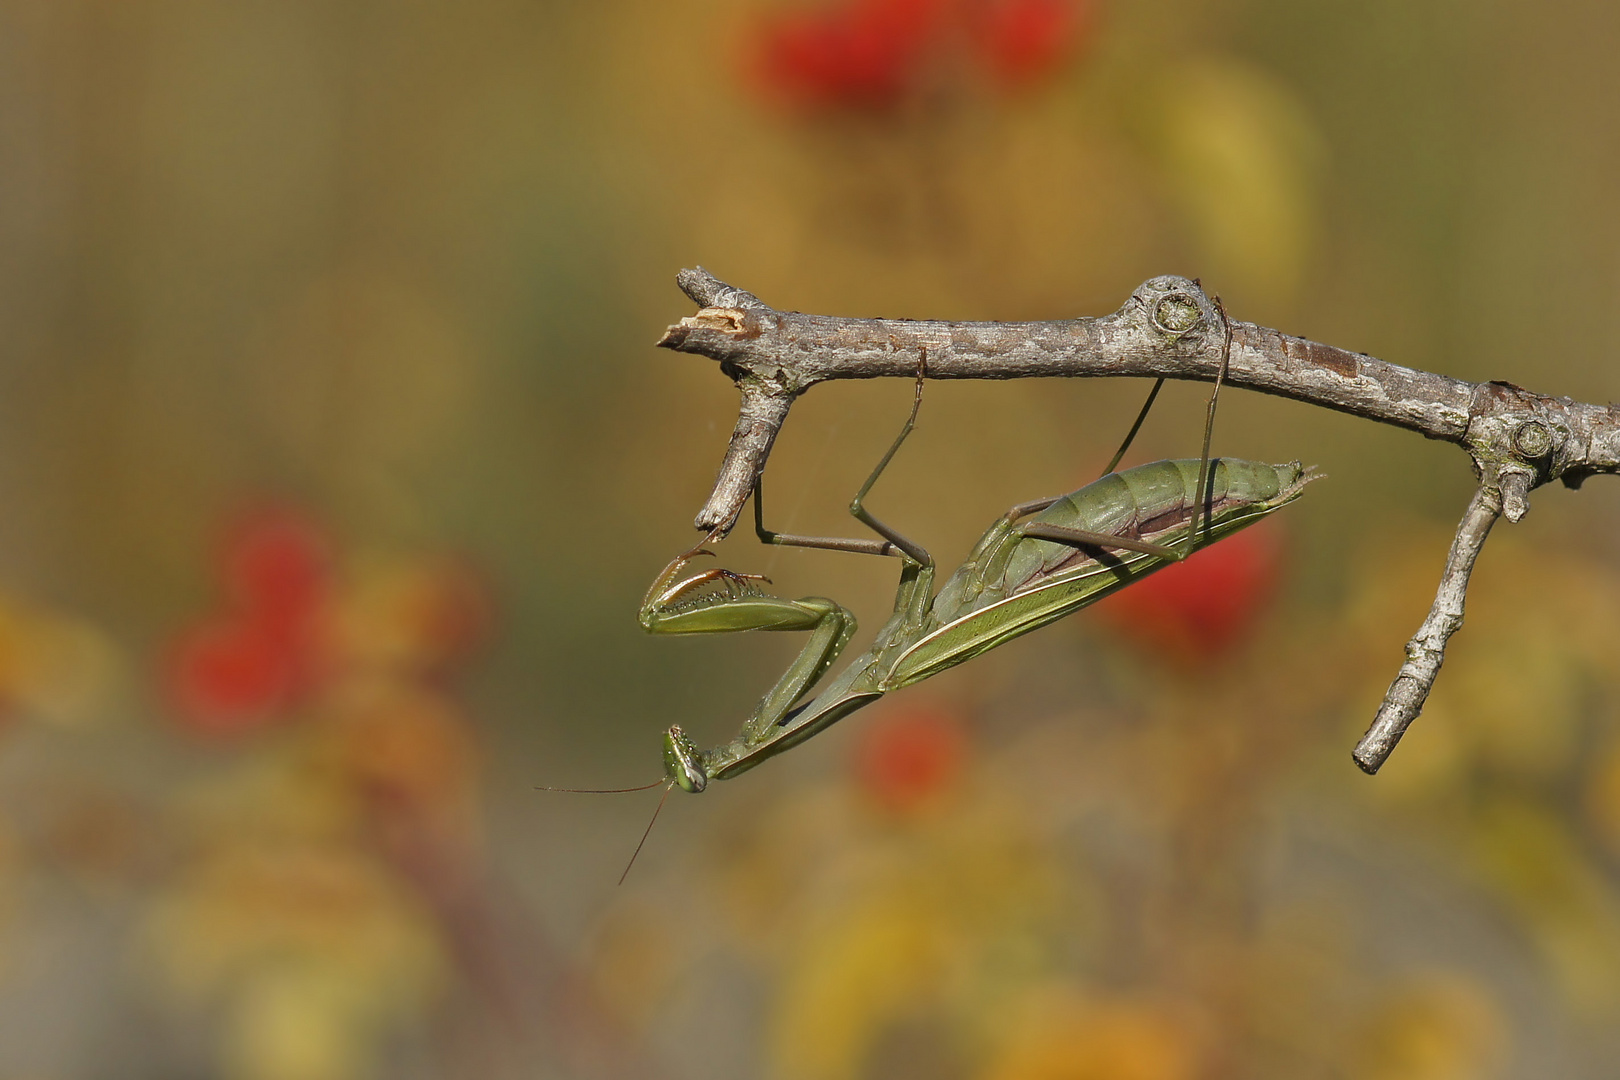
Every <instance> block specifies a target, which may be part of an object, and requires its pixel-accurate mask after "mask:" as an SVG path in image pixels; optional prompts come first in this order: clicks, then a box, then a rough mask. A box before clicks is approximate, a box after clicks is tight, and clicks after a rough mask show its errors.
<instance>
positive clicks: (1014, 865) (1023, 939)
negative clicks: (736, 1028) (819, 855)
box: [768, 792, 1075, 1080]
mask: <svg viewBox="0 0 1620 1080" xmlns="http://www.w3.org/2000/svg"><path fill="white" fill-rule="evenodd" d="M850 794H851V795H853V794H854V793H853V792H851V793H850ZM845 821H846V822H848V823H850V824H853V825H855V828H854V829H852V830H851V832H850V833H849V834H848V835H846V836H845V837H844V842H845V843H846V844H847V845H849V850H848V851H847V852H844V853H843V854H841V855H839V856H835V857H834V858H833V859H831V860H830V864H828V863H824V864H822V865H821V866H820V871H819V872H818V874H817V876H816V880H815V881H801V882H800V883H799V886H798V889H799V893H800V897H801V898H800V901H799V905H798V906H797V908H796V909H789V910H788V911H786V912H784V913H782V914H783V922H784V923H785V924H797V934H796V935H795V936H794V937H793V939H792V940H793V947H792V950H791V952H790V953H788V954H787V955H786V956H784V958H783V962H784V965H785V966H784V969H783V970H782V972H781V975H780V981H779V984H778V986H779V989H778V992H777V999H776V1002H775V1004H774V1007H773V1010H772V1019H771V1024H770V1029H769V1030H770V1034H769V1043H768V1057H769V1061H770V1063H771V1066H772V1070H773V1075H777V1076H780V1077H783V1078H792V1080H800V1078H803V1080H837V1078H847V1077H854V1076H857V1075H860V1074H861V1070H862V1067H863V1064H864V1063H865V1062H866V1060H867V1058H868V1055H869V1054H870V1052H871V1050H872V1048H873V1047H874V1046H875V1045H876V1043H877V1042H878V1040H879V1039H880V1038H881V1037H882V1036H883V1034H884V1033H885V1032H886V1031H888V1030H890V1029H892V1028H893V1027H894V1026H896V1025H898V1024H901V1023H904V1022H906V1021H913V1020H918V1019H922V1018H929V1017H932V1018H940V1017H944V1018H948V1020H949V1022H950V1024H951V1030H953V1031H955V1032H957V1033H959V1035H960V1037H961V1040H962V1044H963V1046H964V1047H967V1048H972V1047H974V1046H977V1045H978V1044H980V1043H983V1042H985V1041H987V1040H988V1038H989V1036H988V1035H987V1033H986V1032H985V1030H984V1024H985V1023H986V1022H987V1021H988V1020H989V1017H990V1016H991V1015H993V1014H994V1013H996V1012H998V1011H999V1009H1000V1007H1001V1006H1000V1000H1001V997H1002V994H1003V991H1004V990H1005V989H1006V987H1007V985H1008V982H1007V980H1008V979H1009V978H1011V979H1012V980H1013V985H1016V983H1017V982H1018V981H1019V979H1021V978H1023V977H1024V976H1022V975H1020V974H1018V973H1019V972H1022V971H1026V970H1039V969H1040V968H1042V967H1044V966H1045V961H1044V960H1043V958H1042V950H1041V946H1040V945H1039V940H1040V935H1041V928H1042V927H1045V926H1049V925H1050V924H1051V922H1052V920H1053V919H1060V920H1061V919H1063V918H1066V917H1068V918H1072V917H1073V916H1074V914H1075V913H1073V912H1064V911H1063V909H1062V905H1061V904H1060V903H1059V896H1058V888H1057V881H1056V874H1057V868H1056V866H1055V865H1054V864H1053V863H1052V862H1051V856H1050V855H1049V854H1048V853H1047V851H1046V849H1045V848H1044V847H1043V846H1041V845H1039V844H1036V843H1033V842H1032V841H1031V834H1030V829H1029V825H1028V823H1024V822H1020V821H1018V820H1017V818H1016V817H1012V816H1010V815H1009V814H1007V813H1006V808H1005V807H998V806H996V805H994V804H993V803H985V802H983V801H976V800H974V799H973V798H972V797H971V796H970V797H968V798H966V799H964V800H963V801H962V803H961V804H959V805H957V806H954V807H952V808H951V809H949V810H947V811H945V812H944V813H942V814H941V815H939V816H937V817H935V818H934V819H933V820H932V821H931V822H930V823H929V824H928V825H927V826H926V827H924V826H916V827H913V828H908V829H907V830H906V832H905V834H904V837H903V839H902V838H899V837H897V836H895V835H892V834H888V833H887V832H886V830H872V829H870V828H869V827H868V828H865V829H862V828H860V826H859V821H860V818H859V817H856V816H849V817H846V818H845Z"/></svg>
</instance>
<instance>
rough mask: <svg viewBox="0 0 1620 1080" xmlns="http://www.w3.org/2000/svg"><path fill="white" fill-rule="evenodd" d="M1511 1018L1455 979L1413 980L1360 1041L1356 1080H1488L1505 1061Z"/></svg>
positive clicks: (1488, 998) (1471, 984) (1394, 996)
mask: <svg viewBox="0 0 1620 1080" xmlns="http://www.w3.org/2000/svg"><path fill="white" fill-rule="evenodd" d="M1506 1030H1507V1017H1506V1016H1504V1015H1503V1014H1502V1012H1501V1010H1500V1009H1499V1008H1498V1007H1497V1005H1496V1002H1495V1001H1493V1000H1492V999H1491V996H1490V994H1489V993H1488V992H1487V991H1486V990H1485V989H1484V988H1483V987H1481V986H1479V985H1478V984H1476V983H1474V982H1471V981H1468V980H1466V979H1463V978H1461V977H1459V976H1456V975H1449V974H1448V975H1430V976H1427V977H1423V978H1419V979H1414V980H1412V981H1411V982H1409V983H1408V984H1407V985H1405V986H1403V987H1399V988H1397V989H1396V990H1394V991H1393V992H1392V993H1390V994H1389V995H1388V997H1387V998H1386V999H1385V1001H1384V1002H1383V1004H1382V1006H1381V1007H1380V1008H1379V1010H1378V1011H1377V1012H1376V1013H1375V1014H1374V1016H1373V1017H1372V1018H1371V1020H1370V1021H1369V1022H1368V1024H1367V1027H1366V1028H1365V1029H1364V1031H1363V1032H1362V1035H1361V1038H1360V1040H1359V1041H1358V1047H1359V1054H1358V1057H1359V1060H1358V1061H1357V1064H1356V1068H1355V1071H1354V1073H1353V1075H1354V1076H1355V1077H1356V1080H1485V1078H1487V1077H1492V1076H1497V1075H1500V1073H1499V1071H1498V1070H1499V1068H1500V1066H1501V1065H1502V1063H1503V1061H1504V1059H1505V1058H1506V1051H1507V1037H1506Z"/></svg>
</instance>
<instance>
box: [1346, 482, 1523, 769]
mask: <svg viewBox="0 0 1620 1080" xmlns="http://www.w3.org/2000/svg"><path fill="white" fill-rule="evenodd" d="M1501 515H1502V499H1501V495H1500V493H1499V492H1497V491H1496V489H1494V488H1491V487H1487V486H1485V485H1483V484H1481V485H1480V486H1479V488H1478V489H1476V490H1475V492H1474V497H1473V499H1472V500H1470V502H1469V503H1468V511H1467V512H1466V513H1464V514H1463V519H1462V524H1460V525H1458V526H1457V535H1456V537H1454V538H1453V539H1452V541H1451V553H1450V554H1449V555H1447V556H1446V570H1445V573H1444V574H1442V575H1441V576H1440V588H1439V590H1437V591H1436V592H1435V594H1434V606H1432V607H1431V608H1429V616H1428V618H1426V619H1424V620H1423V625H1422V626H1420V627H1418V631H1417V633H1415V634H1413V635H1412V640H1411V641H1408V642H1407V643H1406V663H1404V664H1402V665H1401V670H1400V674H1398V675H1396V676H1395V681H1394V682H1392V683H1390V684H1389V690H1388V691H1387V692H1386V693H1385V694H1384V703H1383V704H1382V705H1380V706H1379V707H1378V715H1377V716H1375V717H1374V718H1373V722H1372V726H1371V727H1369V728H1368V729H1367V734H1365V735H1363V736H1362V737H1361V741H1360V742H1359V743H1357V744H1356V748H1355V750H1354V752H1353V753H1352V756H1353V757H1354V758H1355V759H1356V764H1357V765H1360V766H1361V768H1362V771H1364V772H1366V773H1367V774H1368V775H1371V774H1373V773H1375V772H1377V771H1378V769H1379V767H1380V766H1382V765H1383V764H1384V762H1385V760H1387V759H1388V758H1389V755H1390V753H1391V752H1392V751H1394V749H1395V744H1396V743H1398V742H1400V741H1401V736H1402V735H1404V734H1406V729H1407V727H1408V725H1410V724H1411V723H1412V721H1413V720H1416V719H1417V716H1418V713H1420V712H1422V711H1423V703H1424V701H1426V700H1427V699H1428V697H1429V691H1430V690H1432V689H1434V680H1435V676H1437V675H1439V674H1440V665H1441V664H1443V663H1445V661H1446V642H1447V641H1449V640H1451V635H1452V634H1455V633H1456V632H1457V631H1458V630H1461V629H1462V624H1463V600H1464V598H1465V595H1466V594H1467V592H1468V576H1469V575H1470V574H1471V573H1473V571H1474V560H1475V559H1476V558H1478V557H1479V552H1480V549H1481V548H1483V547H1484V546H1485V538H1486V537H1488V536H1490V534H1491V526H1492V525H1495V524H1496V519H1497V518H1498V517H1500V516H1501Z"/></svg>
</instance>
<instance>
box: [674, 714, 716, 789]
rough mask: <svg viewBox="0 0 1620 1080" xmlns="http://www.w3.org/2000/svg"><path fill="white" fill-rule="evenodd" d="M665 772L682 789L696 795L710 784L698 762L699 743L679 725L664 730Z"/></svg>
mask: <svg viewBox="0 0 1620 1080" xmlns="http://www.w3.org/2000/svg"><path fill="white" fill-rule="evenodd" d="M664 772H665V773H667V774H668V775H669V778H670V780H671V781H672V782H673V783H675V784H676V785H677V786H678V787H680V789H681V790H682V791H690V792H692V794H694V795H695V794H697V793H698V792H700V791H702V790H703V789H704V788H706V787H708V786H709V776H708V774H707V773H705V772H704V771H703V766H702V765H701V764H699V763H698V748H697V744H695V743H694V742H692V740H691V739H689V738H687V736H686V732H684V731H682V730H681V729H680V728H679V727H671V728H670V729H669V730H668V731H666V732H664Z"/></svg>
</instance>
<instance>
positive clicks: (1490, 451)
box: [658, 269, 1620, 772]
mask: <svg viewBox="0 0 1620 1080" xmlns="http://www.w3.org/2000/svg"><path fill="white" fill-rule="evenodd" d="M677 280H678V282H679V284H680V286H681V288H682V289H683V290H684V291H685V292H686V294H687V295H688V296H690V297H691V298H692V300H693V301H694V302H696V303H697V304H698V305H699V306H700V307H701V310H700V311H698V313H697V314H696V315H694V316H691V317H688V318H685V319H682V320H681V321H680V322H679V323H677V324H676V325H674V326H671V327H670V328H669V329H668V330H667V331H666V332H665V334H664V336H663V338H662V339H661V340H660V341H659V342H658V344H659V345H661V346H663V347H664V348H668V349H675V350H678V351H681V352H690V353H698V354H700V355H703V356H708V357H711V358H712V359H715V360H718V361H719V362H720V370H721V371H722V372H723V373H724V374H725V375H726V376H727V377H729V378H730V379H732V380H733V381H734V382H735V383H736V384H737V387H738V390H739V391H740V393H741V405H740V408H739V411H738V418H737V426H736V429H735V430H734V431H733V433H732V436H731V442H730V444H729V445H728V446H727V448H726V454H725V457H724V459H723V460H722V462H721V466H720V471H719V475H718V476H717V477H716V479H715V485H714V490H713V493H712V494H711V495H710V497H709V500H708V502H707V503H706V504H705V505H704V507H703V509H702V510H701V511H700V512H699V514H698V516H697V520H696V525H697V527H698V528H699V529H701V530H703V531H704V532H707V533H710V534H711V535H713V536H716V537H719V536H724V535H725V534H726V533H727V532H729V531H730V529H731V527H732V526H733V525H734V524H735V523H736V520H737V516H738V514H740V513H741V511H742V508H743V505H744V504H745V503H746V502H747V500H748V495H749V493H750V492H752V491H753V490H754V487H755V485H756V483H757V482H758V480H759V477H760V475H761V473H762V472H763V471H764V469H765V462H766V459H767V458H768V457H769V456H770V451H771V445H772V444H773V443H774V442H775V439H776V434H777V432H778V431H780V430H781V427H782V424H783V423H784V422H785V421H786V419H787V415H788V411H789V410H790V409H791V408H792V405H793V402H794V401H795V400H796V399H797V398H798V396H799V395H800V394H802V393H804V392H805V391H806V390H808V389H809V388H810V387H812V386H814V385H815V384H816V383H819V382H827V381H829V380H832V379H873V378H887V377H895V378H915V377H916V374H917V368H916V364H915V362H914V361H913V359H912V358H913V357H915V356H917V355H918V352H919V350H926V352H927V356H928V370H927V376H928V377H929V378H931V379H1020V378H1031V377H1043V376H1056V375H1063V376H1071V377H1077V378H1087V377H1097V376H1138V377H1149V378H1157V379H1161V380H1162V379H1191V380H1198V381H1205V382H1208V381H1213V380H1217V379H1218V380H1221V381H1224V382H1227V383H1230V384H1231V385H1233V386H1241V387H1245V388H1247V389H1250V390H1257V391H1259V392H1261V393H1266V394H1275V395H1279V396H1282V397H1288V398H1292V399H1294V400H1296V401H1303V402H1307V403H1309V404H1313V405H1319V406H1321V407H1323V408H1328V409H1334V410H1337V411H1339V412H1345V413H1350V414H1352V415H1354V416H1359V417H1362V418H1364V419H1367V420H1374V421H1377V422H1379V423H1384V424H1392V425H1395V426H1397V427H1403V428H1406V429H1408V430H1410V431H1416V432H1418V433H1420V434H1422V435H1424V436H1426V437H1428V438H1431V439H1440V440H1444V441H1446V442H1453V443H1457V444H1459V445H1461V446H1462V447H1463V448H1464V449H1465V450H1466V451H1467V452H1468V455H1469V457H1470V458H1471V460H1472V463H1473V466H1474V471H1475V473H1476V474H1477V475H1478V476H1479V478H1480V486H1479V490H1478V491H1477V492H1476V493H1475V495H1474V499H1473V501H1472V502H1471V503H1470V504H1469V508H1468V512H1467V513H1466V514H1465V515H1464V517H1463V520H1462V524H1461V525H1460V526H1459V527H1458V530H1457V537H1456V541H1455V542H1454V543H1453V545H1452V548H1451V555H1450V558H1449V559H1448V561H1447V565H1446V571H1445V575H1444V576H1443V577H1442V579H1441V582H1440V589H1439V592H1438V593H1437V595H1436V597H1435V602H1434V607H1433V609H1432V610H1431V611H1430V613H1429V617H1428V619H1426V620H1425V621H1424V623H1423V626H1422V627H1421V628H1420V629H1419V631H1418V633H1417V635H1416V636H1415V637H1413V639H1412V641H1411V642H1410V643H1409V644H1408V646H1407V660H1406V663H1405V664H1403V665H1402V667H1401V671H1400V674H1399V675H1398V676H1397V677H1396V679H1395V682H1394V683H1393V684H1392V685H1391V686H1390V689H1389V693H1388V694H1387V695H1386V697H1385V700H1384V704H1383V707H1382V708H1380V710H1379V712H1378V716H1377V718H1376V719H1375V720H1374V721H1373V725H1372V728H1371V729H1370V730H1369V731H1368V732H1367V735H1366V736H1365V737H1364V738H1363V739H1362V741H1361V743H1360V745H1358V746H1357V748H1356V752H1355V758H1356V762H1357V763H1358V764H1359V765H1360V766H1361V767H1362V768H1363V769H1365V770H1366V771H1368V772H1374V771H1376V770H1377V769H1378V767H1379V766H1380V765H1381V764H1383V762H1384V760H1385V759H1386V758H1387V757H1388V756H1389V753H1390V751H1391V750H1393V749H1394V747H1395V744H1396V742H1398V741H1399V739H1400V737H1401V734H1402V733H1403V732H1404V731H1405V730H1406V728H1407V726H1408V725H1409V724H1411V722H1412V720H1413V719H1414V718H1415V717H1416V716H1417V715H1418V713H1419V712H1420V711H1421V709H1422V707H1423V702H1424V700H1425V699H1426V698H1427V697H1428V693H1429V690H1430V688H1431V687H1432V686H1433V685H1434V679H1435V676H1436V675H1437V674H1438V673H1439V670H1440V666H1441V664H1442V662H1443V661H1444V659H1445V646H1446V641H1447V640H1448V639H1449V638H1450V637H1451V635H1452V634H1454V633H1455V632H1456V631H1457V628H1458V627H1460V626H1461V625H1462V617H1463V599H1464V594H1465V592H1466V589H1467V585H1468V575H1469V572H1470V571H1471V570H1472V568H1473V564H1474V559H1475V557H1476V556H1477V555H1478V554H1479V550H1480V548H1481V546H1483V544H1484V543H1485V538H1486V536H1488V535H1489V533H1490V528H1491V525H1492V524H1493V523H1494V522H1495V520H1496V518H1497V517H1498V516H1503V517H1506V518H1507V519H1508V520H1509V521H1518V520H1519V519H1520V518H1521V517H1523V516H1524V514H1525V513H1526V512H1527V511H1528V509H1529V499H1528V496H1529V493H1530V492H1531V491H1532V490H1534V489H1535V488H1537V487H1539V486H1540V485H1542V484H1545V483H1549V482H1550V481H1553V480H1562V481H1563V482H1564V483H1565V484H1566V485H1567V486H1569V487H1576V486H1578V485H1579V484H1580V482H1581V481H1582V480H1584V479H1585V478H1586V477H1588V476H1592V475H1596V474H1599V473H1620V408H1617V407H1616V406H1614V405H1609V406H1602V405H1591V404H1587V403H1585V402H1579V401H1573V400H1571V399H1569V398H1567V397H1566V398H1552V397H1546V396H1543V395H1540V394H1534V393H1531V392H1529V391H1527V390H1523V389H1521V388H1519V387H1517V386H1513V385H1511V384H1509V383H1501V382H1487V383H1469V382H1464V381H1463V380H1460V379H1453V378H1449V377H1447V376H1444V375H1437V374H1434V373H1432V372H1427V371H1419V370H1416V369H1413V368H1405V367H1401V366H1399V365H1397V364H1390V363H1387V362H1385V361H1383V360H1379V359H1377V358H1375V357H1371V356H1367V355H1364V354H1362V353H1355V352H1349V351H1347V350H1345V349H1339V348H1335V347H1333V346H1331V345H1322V344H1318V343H1317V342H1314V341H1307V340H1305V339H1303V338H1297V337H1291V336H1289V335H1287V334H1283V333H1281V332H1279V331H1277V330H1272V329H1270V328H1268V327H1264V326H1257V325H1255V324H1253V323H1244V322H1237V321H1232V320H1228V319H1227V318H1226V316H1225V313H1224V312H1223V311H1221V310H1220V308H1219V307H1218V305H1217V304H1216V303H1215V302H1214V301H1212V300H1211V299H1210V297H1209V296H1208V295H1206V294H1205V293H1204V291H1203V289H1202V287H1201V286H1200V285H1199V283H1198V282H1196V281H1191V280H1188V279H1187V278H1182V277H1173V276H1167V277H1157V278H1152V279H1150V280H1148V281H1146V282H1144V283H1143V284H1142V285H1141V286H1139V287H1138V288H1137V289H1136V291H1135V292H1133V293H1132V294H1131V296H1130V298H1129V299H1128V300H1127V301H1126V302H1125V304H1124V306H1122V307H1121V308H1120V309H1119V310H1118V311H1116V312H1114V313H1113V314H1111V315H1104V316H1100V317H1096V318H1077V319H1065V320H1058V321H1053V322H1022V323H970V322H940V321H920V320H909V319H853V318H834V317H829V316H824V315H806V314H802V313H800V312H795V311H779V310H777V309H775V308H772V307H771V306H769V305H768V304H766V303H765V302H764V301H762V300H760V299H759V298H758V297H757V296H754V295H753V294H752V293H749V292H745V291H743V290H742V289H738V288H734V287H733V286H730V285H727V284H726V283H724V282H722V281H720V280H719V279H718V278H716V277H714V275H712V274H710V273H708V272H707V271H705V270H702V269H696V270H683V271H681V273H680V276H679V278H678V279H677Z"/></svg>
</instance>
